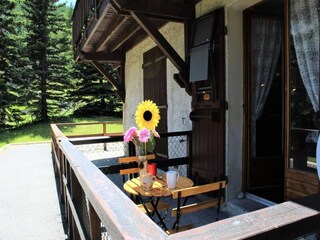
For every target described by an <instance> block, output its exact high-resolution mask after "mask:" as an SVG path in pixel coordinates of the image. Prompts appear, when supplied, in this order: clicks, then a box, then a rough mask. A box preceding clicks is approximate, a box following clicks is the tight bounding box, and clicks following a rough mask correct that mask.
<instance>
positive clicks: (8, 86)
mask: <svg viewBox="0 0 320 240" xmlns="http://www.w3.org/2000/svg"><path fill="white" fill-rule="evenodd" d="M14 8H15V4H14V3H13V2H11V1H9V0H2V1H1V8H0V43H1V44H0V130H4V129H6V128H7V127H9V126H11V125H13V124H14V123H15V122H19V121H20V120H21V114H20V109H19V103H18V100H19V94H20V93H19V81H18V80H19V78H18V74H17V71H16V66H17V61H18V51H17V45H16V43H15V41H14V36H15V35H16V29H15V23H14V19H15V16H14V11H13V10H14Z"/></svg>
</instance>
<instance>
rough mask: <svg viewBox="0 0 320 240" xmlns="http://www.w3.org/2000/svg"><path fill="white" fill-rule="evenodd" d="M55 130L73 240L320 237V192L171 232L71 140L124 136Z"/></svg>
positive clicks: (82, 141) (55, 155)
mask: <svg viewBox="0 0 320 240" xmlns="http://www.w3.org/2000/svg"><path fill="white" fill-rule="evenodd" d="M51 130H52V154H53V159H54V163H55V169H56V174H57V176H58V177H59V179H60V188H59V189H60V194H59V195H60V200H61V203H62V204H63V205H64V207H65V216H66V219H67V223H68V229H69V231H68V233H69V239H109V238H108V237H110V238H111V239H228V240H231V239H296V238H299V237H302V236H305V235H308V234H310V233H311V234H313V236H314V238H313V239H317V238H316V237H317V236H318V237H319V235H317V234H319V232H320V204H319V202H320V195H317V196H312V197H309V198H307V199H304V200H301V201H300V202H285V203H282V204H278V205H276V206H273V207H269V208H265V209H262V210H259V211H255V212H251V213H247V214H243V215H240V216H236V217H232V218H228V219H224V220H220V221H218V222H215V223H211V224H208V225H205V226H202V227H198V228H194V229H191V230H188V231H185V232H180V233H176V234H173V235H170V236H168V235H167V234H166V233H165V232H164V231H163V230H162V229H161V228H160V227H159V226H158V225H156V224H155V223H154V222H153V221H152V220H151V219H149V218H148V217H147V215H145V214H143V213H142V212H141V211H140V210H139V209H138V208H137V206H136V205H135V204H134V203H133V202H132V201H131V200H130V199H129V198H128V197H127V196H126V195H125V194H124V193H123V192H122V191H121V190H120V189H119V188H118V187H117V186H116V185H115V184H114V183H113V182H111V181H110V180H109V179H108V178H107V177H106V176H105V175H104V174H103V173H102V171H101V170H99V169H98V168H97V167H96V166H95V165H94V164H93V163H92V162H91V161H90V160H89V159H88V158H87V157H85V156H84V155H83V154H82V153H81V151H80V150H79V148H77V146H76V145H74V144H72V142H71V141H74V143H75V144H87V143H88V142H91V143H97V142H113V141H122V137H120V136H115V137H113V136H111V137H110V138H105V137H104V138H101V137H100V138H99V137H98V138H96V139H93V138H91V139H90V140H85V139H84V138H82V139H73V140H72V139H69V138H67V137H66V136H65V135H64V134H63V133H62V132H61V131H60V129H59V128H58V127H57V125H55V124H52V125H51ZM184 134H185V133H184ZM85 141H86V142H85Z"/></svg>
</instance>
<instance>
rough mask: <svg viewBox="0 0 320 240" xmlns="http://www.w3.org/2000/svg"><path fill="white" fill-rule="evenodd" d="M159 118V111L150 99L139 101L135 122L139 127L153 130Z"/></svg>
mask: <svg viewBox="0 0 320 240" xmlns="http://www.w3.org/2000/svg"><path fill="white" fill-rule="evenodd" d="M159 120H160V111H159V108H158V106H157V105H156V104H155V103H153V102H152V101H151V100H145V101H143V102H141V103H140V104H139V105H138V107H137V111H136V123H137V125H138V126H139V128H140V129H142V128H147V129H150V130H154V129H155V128H156V127H157V126H158V123H159Z"/></svg>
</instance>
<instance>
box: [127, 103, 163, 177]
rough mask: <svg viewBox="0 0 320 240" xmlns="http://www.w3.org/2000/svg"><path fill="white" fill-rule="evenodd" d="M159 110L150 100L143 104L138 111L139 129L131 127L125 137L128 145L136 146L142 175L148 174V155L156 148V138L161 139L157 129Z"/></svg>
mask: <svg viewBox="0 0 320 240" xmlns="http://www.w3.org/2000/svg"><path fill="white" fill-rule="evenodd" d="M159 112H160V111H159V108H158V107H157V105H156V104H155V103H153V102H152V101H150V100H146V101H143V102H141V103H140V104H139V105H138V107H137V110H136V114H135V116H136V123H137V125H138V127H139V129H138V128H136V127H130V128H129V129H128V130H127V131H126V133H125V135H124V141H125V142H126V143H128V142H130V141H131V142H133V143H134V145H135V146H136V152H137V155H138V156H139V162H138V165H139V169H140V174H141V173H146V172H147V170H146V169H147V159H146V155H147V154H148V153H152V152H153V150H154V148H155V145H156V144H155V137H156V138H160V136H159V134H158V132H157V131H156V130H155V128H156V127H157V126H158V123H159V120H160V114H159Z"/></svg>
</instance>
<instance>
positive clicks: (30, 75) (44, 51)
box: [0, 0, 122, 131]
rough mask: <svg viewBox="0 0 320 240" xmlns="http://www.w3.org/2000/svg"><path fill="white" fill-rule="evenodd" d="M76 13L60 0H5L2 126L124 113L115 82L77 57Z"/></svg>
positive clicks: (0, 32)
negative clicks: (75, 54) (73, 41)
mask: <svg viewBox="0 0 320 240" xmlns="http://www.w3.org/2000/svg"><path fill="white" fill-rule="evenodd" d="M72 12H73V9H72V7H71V6H67V5H66V4H64V3H62V4H61V3H59V2H58V1H57V0H1V8H0V131H4V130H8V129H13V128H16V127H19V126H23V125H25V124H30V123H35V122H48V121H50V120H54V119H56V118H60V117H64V116H69V115H76V116H103V115H107V114H108V115H109V116H110V115H112V114H115V113H121V111H122V109H121V108H122V104H121V102H120V100H119V99H118V98H117V97H116V96H115V95H114V94H113V87H112V85H111V84H110V83H108V82H107V81H106V80H105V79H104V78H103V76H102V75H101V74H100V73H99V72H98V71H97V70H96V69H95V68H94V67H93V66H92V65H90V64H88V63H82V62H75V61H74V60H73V51H72V43H71V42H72V39H71V38H72V34H71V31H72V22H71V16H72ZM106 67H107V69H109V71H110V72H111V73H112V71H113V70H112V68H111V67H109V68H108V66H106Z"/></svg>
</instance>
